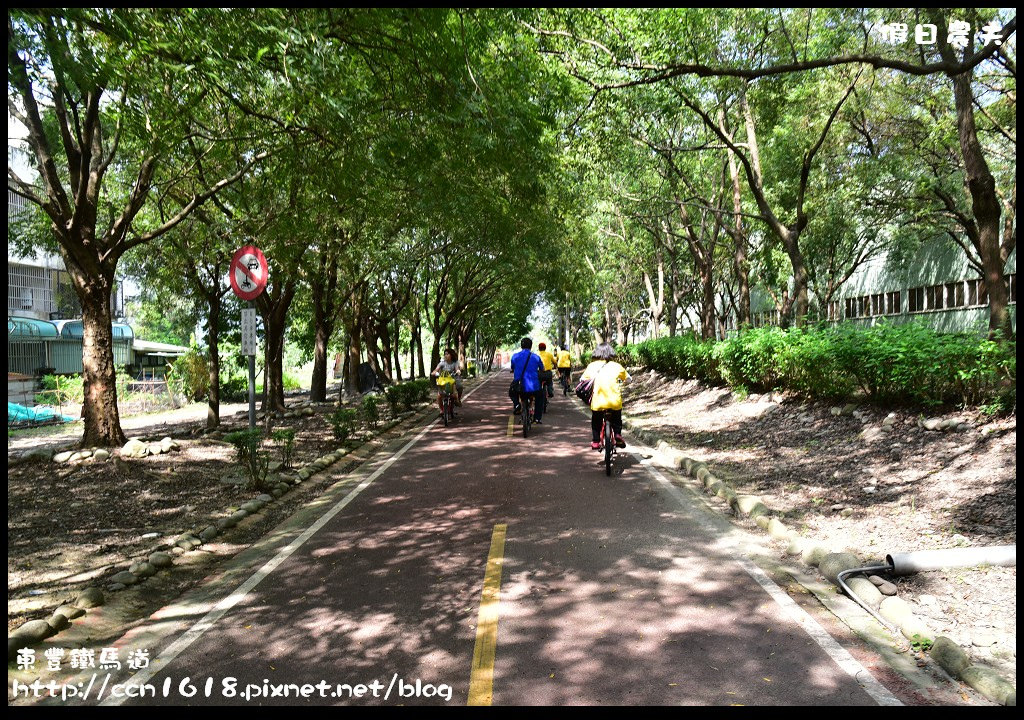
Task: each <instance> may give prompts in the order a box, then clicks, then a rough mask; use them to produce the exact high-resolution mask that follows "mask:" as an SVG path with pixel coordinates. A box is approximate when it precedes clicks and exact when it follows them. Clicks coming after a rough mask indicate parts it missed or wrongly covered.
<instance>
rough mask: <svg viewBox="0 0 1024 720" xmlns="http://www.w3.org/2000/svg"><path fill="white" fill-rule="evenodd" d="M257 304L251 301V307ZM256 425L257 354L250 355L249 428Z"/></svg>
mask: <svg viewBox="0 0 1024 720" xmlns="http://www.w3.org/2000/svg"><path fill="white" fill-rule="evenodd" d="M255 307H256V306H255V305H253V304H252V303H251V302H250V303H249V308H250V309H254V308H255ZM255 427H256V356H255V355H250V356H249V429H250V430H252V429H253V428H255Z"/></svg>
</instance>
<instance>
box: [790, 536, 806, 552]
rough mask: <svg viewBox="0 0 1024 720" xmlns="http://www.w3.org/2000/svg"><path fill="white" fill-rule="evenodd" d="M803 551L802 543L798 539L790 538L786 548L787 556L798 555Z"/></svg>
mask: <svg viewBox="0 0 1024 720" xmlns="http://www.w3.org/2000/svg"><path fill="white" fill-rule="evenodd" d="M803 551H804V541H803V540H802V539H801V538H798V537H792V536H791V537H790V538H789V545H788V546H787V547H786V554H787V555H799V554H801V553H802V552H803Z"/></svg>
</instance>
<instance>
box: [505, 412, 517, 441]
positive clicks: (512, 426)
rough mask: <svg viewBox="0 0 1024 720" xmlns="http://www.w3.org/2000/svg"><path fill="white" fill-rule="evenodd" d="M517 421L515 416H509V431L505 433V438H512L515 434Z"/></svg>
mask: <svg viewBox="0 0 1024 720" xmlns="http://www.w3.org/2000/svg"><path fill="white" fill-rule="evenodd" d="M515 421H516V416H515V415H509V416H508V430H507V431H506V432H505V437H512V434H513V433H514V432H515V427H516V425H515Z"/></svg>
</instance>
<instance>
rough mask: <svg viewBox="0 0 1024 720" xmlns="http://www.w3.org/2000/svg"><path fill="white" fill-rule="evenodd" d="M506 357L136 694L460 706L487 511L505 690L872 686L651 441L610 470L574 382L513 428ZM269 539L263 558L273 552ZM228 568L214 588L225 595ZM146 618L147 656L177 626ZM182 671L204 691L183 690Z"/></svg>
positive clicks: (731, 691) (529, 694)
mask: <svg viewBox="0 0 1024 720" xmlns="http://www.w3.org/2000/svg"><path fill="white" fill-rule="evenodd" d="M507 377H508V375H507V373H503V374H502V375H500V376H499V377H496V378H493V379H490V380H488V381H487V382H485V383H484V384H483V385H481V386H479V388H478V389H477V390H476V391H474V393H473V394H472V395H471V396H470V397H469V398H467V400H466V402H465V404H464V406H463V408H461V412H460V416H459V418H458V419H457V421H456V423H455V424H454V425H453V426H452V427H448V428H445V427H443V426H441V425H440V424H438V425H435V426H434V427H433V428H432V429H431V430H430V431H429V432H427V434H426V435H424V436H423V437H422V439H421V440H420V441H419V442H417V443H415V444H414V445H412V446H411V447H409V448H408V449H407V451H406V452H405V453H404V454H403V455H402V456H401V457H400V458H399V459H398V460H397V461H395V462H394V463H393V464H392V465H391V466H390V467H388V468H387V469H386V470H385V471H384V472H382V473H381V474H380V476H379V477H377V478H376V479H375V480H374V481H373V482H372V483H371V484H369V485H367V486H366V487H365V489H363V490H362V492H361V493H360V494H359V495H358V496H356V497H355V498H354V499H352V500H351V502H349V504H347V505H346V506H345V507H344V508H342V509H341V510H340V511H339V512H337V514H336V515H334V516H333V517H332V518H331V519H330V520H329V521H328V522H327V523H326V524H325V525H324V526H323V527H322V528H321V529H320V530H319V531H317V532H316V533H315V534H313V535H312V537H310V538H309V539H308V541H306V542H305V543H304V544H303V545H302V546H301V547H299V548H298V549H297V550H296V551H295V552H294V553H293V554H291V555H290V556H288V557H287V558H286V559H284V560H283V562H281V563H280V564H279V565H278V566H277V567H276V568H275V569H274V570H273V572H271V573H270V574H269V575H268V576H267V577H266V578H265V579H263V580H262V581H261V582H259V584H257V585H256V586H255V587H254V588H253V589H251V590H250V591H249V592H248V594H247V595H246V596H245V597H244V599H242V600H241V601H240V602H238V603H237V604H236V605H235V606H234V607H232V608H231V609H230V610H229V611H227V612H226V614H224V615H223V617H220V618H219V619H217V620H216V621H215V622H214V623H213V625H212V626H211V627H210V628H209V629H208V630H206V632H205V633H203V634H202V635H201V636H199V637H198V639H195V640H194V641H193V642H191V644H189V645H188V646H187V647H184V649H183V650H181V652H180V654H178V655H177V656H176V657H175V658H174V659H173V660H171V661H170V662H169V663H167V664H166V665H165V664H163V663H157V664H154V667H159V668H160V669H159V672H158V673H157V674H156V675H155V676H153V677H146V678H142V679H145V680H146V681H147V682H148V683H149V684H150V685H152V686H154V687H156V688H157V692H158V696H157V697H156V698H155V699H154V698H147V699H146V700H144V701H136V702H133V703H129V704H150V705H154V704H192V705H213V704H239V703H242V702H244V700H242V699H240V698H239V697H238V696H237V695H236V696H234V697H224V693H223V688H224V683H225V678H235V679H236V682H237V685H236V688H237V689H238V690H239V691H241V690H243V689H244V688H245V686H246V685H248V684H253V685H255V686H256V687H258V688H259V689H260V690H259V692H260V694H262V693H263V692H264V688H266V690H267V691H269V688H270V686H271V685H273V686H281V685H283V684H288V683H295V684H300V685H301V684H304V683H308V684H315V683H318V682H320V681H325V682H326V683H329V684H330V685H331V686H334V685H335V684H347V685H349V686H355V685H358V684H364V685H367V686H370V685H371V683H373V682H374V681H377V682H378V683H380V685H379V686H378V687H377V690H376V694H377V697H374V690H373V689H372V686H371V687H368V688H367V690H366V692H365V694H364V696H363V697H348V696H343V697H331V696H330V695H328V697H325V698H321V697H319V696H317V695H314V696H313V697H311V698H309V699H301V698H299V699H296V698H295V697H294V696H293V697H291V698H281V697H269V698H268V697H255V698H251V699H250V700H249V701H248V704H250V705H257V704H260V705H271V704H309V705H320V704H349V705H371V704H374V705H379V704H389V705H395V704H407V705H408V704H442V705H443V704H451V705H464V704H466V701H467V693H468V691H469V681H470V667H471V661H472V658H473V649H474V643H475V640H476V627H475V626H476V622H477V617H478V612H479V607H480V601H481V589H482V586H483V579H484V572H485V568H486V565H487V556H488V550H489V548H490V542H491V534H492V531H493V529H494V526H495V525H496V524H506V525H507V539H506V542H505V548H504V564H503V573H502V577H501V586H500V603H499V606H498V633H497V651H496V660H495V665H494V681H493V703H494V704H495V705H533V704H544V705H568V704H627V705H666V704H687V705H730V704H743V705H809V704H815V705H863V704H876V701H875V700H874V699H873V698H872V696H870V695H869V694H868V693H866V692H865V690H864V688H863V687H862V686H861V685H860V684H859V683H858V682H857V681H856V680H855V679H854V677H853V676H852V675H851V674H850V673H849V672H846V671H844V670H842V669H841V668H840V667H839V666H838V665H837V664H836V662H834V661H833V660H832V659H831V658H830V657H829V656H828V655H827V654H826V653H825V651H824V650H823V649H822V648H821V647H820V646H819V644H818V643H817V642H815V640H814V639H812V638H811V637H810V636H809V635H808V634H807V633H806V632H805V631H804V630H803V629H802V628H801V627H800V626H799V625H798V624H797V623H795V622H794V621H792V620H790V619H788V617H787V616H786V614H785V613H784V612H783V611H782V610H781V609H780V606H779V605H778V604H777V603H776V601H775V600H774V599H773V598H772V597H770V596H769V595H768V594H767V593H766V592H765V590H764V589H762V587H761V586H759V585H758V584H757V583H756V582H755V581H754V579H753V578H752V577H751V575H750V574H749V573H748V571H747V570H745V569H744V568H743V566H742V565H741V564H740V563H738V562H736V561H735V559H734V558H733V557H731V554H732V551H731V550H729V549H728V548H727V547H726V546H725V545H723V543H722V542H721V538H720V537H718V536H716V535H715V534H714V532H712V531H710V530H709V529H708V528H707V527H706V526H705V525H704V524H702V523H700V522H695V521H694V520H693V517H692V515H693V512H694V511H693V510H687V509H685V508H681V507H680V504H679V503H680V499H679V498H680V497H681V496H678V495H673V494H672V493H670V492H665V491H664V490H663V489H661V488H662V484H661V483H659V482H658V481H657V480H656V479H654V478H653V477H652V476H651V474H649V472H648V470H647V469H646V468H645V467H644V466H642V465H641V464H640V459H639V458H636V457H633V456H631V455H629V454H628V451H627V453H625V454H620V456H619V461H620V462H619V465H618V468H617V471H616V474H615V475H613V477H611V478H608V477H606V476H605V475H604V472H603V467H602V465H601V463H600V460H601V458H600V456H599V454H598V453H596V452H593V451H591V450H590V449H589V414H588V415H584V414H583V413H581V412H580V409H579V408H580V405H579V403H578V401H577V400H576V399H575V398H574V397H573V396H571V395H570V396H568V397H563V396H562V395H561V394H559V395H557V396H556V398H555V399H554V400H553V401H551V403H550V404H549V409H548V414H546V415H545V416H544V424H543V425H540V426H534V429H533V431H532V432H531V435H530V437H529V438H526V439H524V438H523V437H522V433H521V431H520V429H519V427H518V426H516V428H515V430H516V432H515V434H513V435H512V436H511V437H509V436H508V434H507V429H508V424H509V415H510V412H511V404H510V403H509V401H508V398H507V396H506V392H507V387H508V383H507ZM627 414H628V408H627ZM418 432H419V429H416V430H414V431H411V432H410V433H409V434H408V436H407V437H405V438H403V439H402V441H401V444H398V445H396V446H395V448H394V450H398V448H400V447H402V446H404V445H405V444H407V443H408V442H409V441H410V440H412V439H413V437H414V436H415V434H416V433H418ZM628 440H629V437H628V435H627V441H628ZM382 461H383V457H379V458H378V459H376V460H371V461H370V462H369V463H368V467H366V469H365V470H363V471H361V472H360V473H357V475H358V477H356V478H355V479H353V480H352V481H351V482H350V483H349V484H348V485H346V486H345V487H344V488H343V490H342V491H340V492H339V493H337V494H336V496H335V497H336V498H340V497H343V496H344V494H345V493H346V492H349V491H350V490H351V488H354V487H356V483H358V482H360V481H361V480H363V479H365V478H366V477H367V476H368V474H369V472H370V471H371V470H372V469H373V468H375V467H378V468H379V466H380V465H381V463H382ZM339 479H340V478H339ZM335 502H337V500H336V499H332V500H331V501H330V502H328V503H325V504H324V506H323V507H324V510H326V508H328V507H330V506H331V505H333V504H334V503H335ZM322 512H323V511H318V513H317V514H318V515H319V514H322ZM313 517H316V516H313ZM307 524H308V523H307ZM295 534H297V533H295ZM286 539H287V538H286ZM283 542H284V540H280V539H279V540H278V545H280V544H281V543H283ZM261 552H263V555H262V559H260V560H259V562H256V563H254V564H252V565H251V567H252V568H258V567H259V566H260V565H261V564H262V563H263V562H265V561H266V560H269V559H270V558H271V557H272V556H273V553H272V551H271V550H263V551H261ZM250 562H251V561H250ZM249 574H251V570H246V574H244V575H239V576H238V578H241V579H244V578H245V577H248V575H249ZM232 582H233V584H226V583H225V584H224V585H223V586H222V587H217V588H210V587H207V588H205V589H204V592H208V593H209V592H212V591H213V590H216V592H217V593H218V597H224V596H227V595H229V594H230V593H231V592H232V591H234V590H235V588H236V587H237V585H238V584H239V580H237V579H234V580H232ZM173 607H174V608H175V609H173V610H172V609H168V611H167V612H166V613H164V615H165V616H167V615H173V614H176V613H177V614H181V615H182V616H183V617H182V619H185V620H187V624H188V625H190V624H192V623H194V622H195V621H197V620H199V618H200V617H201V614H196V616H195V617H193V618H186V617H184V615H185V613H183V612H182V611H181V610H180V608H182V607H187V602H184V603H183V602H179V603H177V604H176V605H175V606H173ZM206 609H208V608H204V609H203V612H205V610H206ZM158 615H159V614H158ZM166 619H167V618H166V617H164V620H166ZM188 625H186V626H188ZM133 636H134V637H135V638H136V641H138V638H139V637H141V635H140V634H139V633H135V632H133ZM153 637H156V635H153V636H150V641H151V642H153V643H154V644H152V645H150V646H149V649H150V654H151V657H153V658H156V657H157V656H158V655H160V653H161V652H162V651H163V650H164V648H165V647H166V643H167V642H170V641H171V640H173V639H175V638H174V637H167V638H166V639H165V641H163V642H164V644H160V645H158V644H156V643H157V641H154V640H152V638H153ZM127 677H128V676H127V675H124V676H121V677H120V678H117V679H118V680H119V681H121V682H123V681H125V680H126V679H127ZM186 677H187V678H189V684H191V685H192V686H195V687H196V688H197V689H198V694H197V695H195V696H194V697H191V698H186V697H182V696H181V694H180V692H179V688H180V686H181V682H182V680H183V679H184V678H186ZM862 677H863V676H862ZM208 681H209V683H210V685H209V687H210V695H209V697H206V696H205V695H206V693H205V690H206V687H207V685H206V683H207V682H208ZM417 681H419V683H420V688H421V690H422V688H423V687H424V686H426V685H428V684H429V685H431V686H434V690H435V691H436V688H437V687H438V686H441V685H445V686H449V687H450V688H451V697H450V700H446V699H445V698H444V697H438V696H436V695H435V696H434V697H423V696H419V697H417V696H415V695H414V694H410V691H409V689H408V688H409V687H410V686H411V687H413V688H415V686H416V682H417ZM111 682H113V680H112V681H111ZM264 683H267V684H266V685H264ZM165 687H167V688H169V693H168V696H167V697H164V696H163V695H162V693H161V691H162V690H163V688H165ZM389 687H390V695H389V697H388V698H387V699H386V700H385V698H384V693H385V690H387V689H388V688H389ZM399 687H401V688H404V689H405V695H406V696H405V697H402V696H401V695H400V694H399ZM184 689H186V690H187V689H188V685H185V686H184ZM442 691H443V689H442ZM346 692H347V691H343V692H342V695H345V693H346Z"/></svg>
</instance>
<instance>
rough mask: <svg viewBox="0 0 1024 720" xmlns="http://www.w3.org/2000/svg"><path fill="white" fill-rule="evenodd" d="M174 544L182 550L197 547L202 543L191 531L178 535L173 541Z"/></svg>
mask: <svg viewBox="0 0 1024 720" xmlns="http://www.w3.org/2000/svg"><path fill="white" fill-rule="evenodd" d="M174 544H175V545H176V546H177V547H180V548H181V549H182V550H191V549H192V548H194V547H199V546H200V545H202V544H203V543H202V541H201V540H199V538H197V537H196V536H195V535H193V534H192V533H184V534H183V535H180V536H179V537H178V539H177V540H175V541H174Z"/></svg>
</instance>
